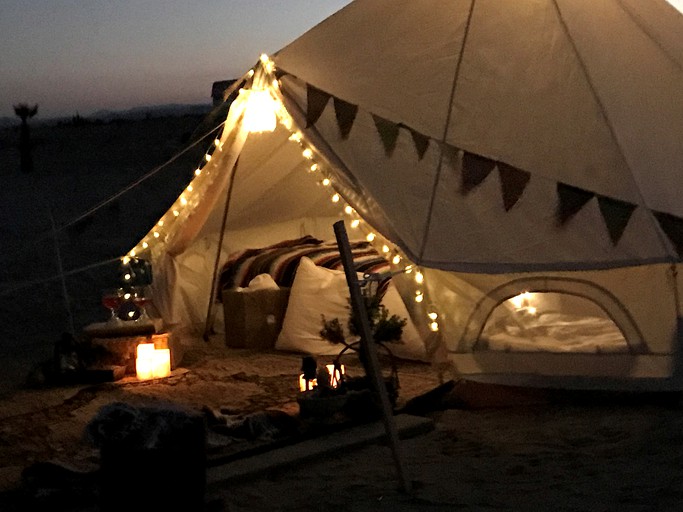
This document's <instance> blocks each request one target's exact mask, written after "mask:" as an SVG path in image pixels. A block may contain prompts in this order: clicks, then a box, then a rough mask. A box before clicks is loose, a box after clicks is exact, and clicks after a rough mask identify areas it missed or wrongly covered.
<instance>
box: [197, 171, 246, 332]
mask: <svg viewBox="0 0 683 512" xmlns="http://www.w3.org/2000/svg"><path fill="white" fill-rule="evenodd" d="M238 163H239V158H238V159H237V160H235V165H234V166H233V167H232V176H230V184H229V185H228V193H227V195H226V197H225V207H224V208H223V219H222V221H221V232H220V234H219V235H218V247H217V248H216V261H215V262H214V265H213V277H212V279H211V294H210V295H209V305H208V307H207V310H206V324H205V325H204V335H203V338H204V341H206V342H208V341H209V336H210V335H211V331H212V330H213V320H214V316H213V314H214V302H215V301H216V288H218V278H219V272H218V265H219V264H220V259H221V252H222V250H223V237H224V236H225V226H226V225H227V222H228V209H229V207H230V200H231V198H232V187H233V184H234V183H235V174H237V164H238Z"/></svg>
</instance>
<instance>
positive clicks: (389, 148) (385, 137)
mask: <svg viewBox="0 0 683 512" xmlns="http://www.w3.org/2000/svg"><path fill="white" fill-rule="evenodd" d="M372 118H373V120H374V121H375V128H377V132H378V133H379V136H380V138H381V139H382V144H384V152H385V153H386V154H387V156H389V157H390V156H391V154H392V153H393V152H394V148H395V147H396V141H397V140H398V129H399V125H398V124H396V123H392V122H391V121H388V120H387V119H384V118H382V117H379V116H377V115H375V114H372Z"/></svg>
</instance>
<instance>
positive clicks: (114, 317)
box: [102, 288, 123, 323]
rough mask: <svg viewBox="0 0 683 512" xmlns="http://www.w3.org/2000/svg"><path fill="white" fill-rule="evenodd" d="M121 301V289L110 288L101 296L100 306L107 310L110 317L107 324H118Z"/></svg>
mask: <svg viewBox="0 0 683 512" xmlns="http://www.w3.org/2000/svg"><path fill="white" fill-rule="evenodd" d="M122 300H123V288H110V289H107V290H105V291H104V293H103V294H102V305H103V306H104V307H105V308H107V309H108V310H109V312H110V313H111V316H110V317H109V320H107V322H109V323H118V322H120V320H119V317H118V309H119V306H120V305H121V301H122Z"/></svg>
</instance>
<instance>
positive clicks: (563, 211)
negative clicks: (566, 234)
mask: <svg viewBox="0 0 683 512" xmlns="http://www.w3.org/2000/svg"><path fill="white" fill-rule="evenodd" d="M557 196H558V198H559V200H560V201H559V203H558V207H557V220H558V222H559V223H560V224H561V225H562V224H564V223H565V222H567V221H568V220H569V219H570V218H571V217H573V216H574V215H575V214H576V213H578V211H579V210H581V208H583V206H584V205H585V204H586V203H587V202H588V201H590V200H591V199H592V198H593V197H595V193H593V192H591V191H589V190H583V189H582V188H578V187H572V186H571V185H566V184H564V183H558V184H557Z"/></svg>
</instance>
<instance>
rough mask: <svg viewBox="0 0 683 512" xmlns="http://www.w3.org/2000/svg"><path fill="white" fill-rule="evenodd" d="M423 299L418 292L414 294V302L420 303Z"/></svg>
mask: <svg viewBox="0 0 683 512" xmlns="http://www.w3.org/2000/svg"><path fill="white" fill-rule="evenodd" d="M424 298H425V296H424V295H423V294H422V292H421V291H420V290H418V291H416V292H415V302H422V301H423V300H424Z"/></svg>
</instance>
